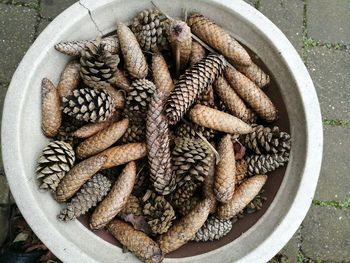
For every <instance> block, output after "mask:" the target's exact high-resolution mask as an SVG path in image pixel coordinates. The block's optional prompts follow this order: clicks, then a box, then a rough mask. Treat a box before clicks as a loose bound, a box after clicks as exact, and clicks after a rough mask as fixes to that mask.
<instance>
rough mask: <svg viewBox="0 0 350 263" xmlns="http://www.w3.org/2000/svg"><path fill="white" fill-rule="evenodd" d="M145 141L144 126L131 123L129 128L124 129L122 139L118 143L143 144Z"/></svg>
mask: <svg viewBox="0 0 350 263" xmlns="http://www.w3.org/2000/svg"><path fill="white" fill-rule="evenodd" d="M145 140H146V129H145V125H142V123H141V124H137V123H131V124H130V125H129V127H128V128H127V129H126V131H125V133H124V135H123V137H122V138H121V139H120V141H121V142H122V143H123V144H125V143H133V142H144V141H145Z"/></svg>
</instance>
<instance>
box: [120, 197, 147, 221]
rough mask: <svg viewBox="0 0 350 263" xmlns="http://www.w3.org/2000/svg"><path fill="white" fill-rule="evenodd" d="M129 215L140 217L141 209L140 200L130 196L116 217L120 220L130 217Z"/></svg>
mask: <svg viewBox="0 0 350 263" xmlns="http://www.w3.org/2000/svg"><path fill="white" fill-rule="evenodd" d="M130 214H132V215H135V216H140V215H142V207H141V203H140V200H139V199H138V198H137V197H136V196H134V195H132V194H131V195H129V197H128V200H127V201H126V204H125V206H124V207H123V209H122V210H121V211H120V212H119V214H118V216H119V217H120V218H125V217H126V216H127V215H130Z"/></svg>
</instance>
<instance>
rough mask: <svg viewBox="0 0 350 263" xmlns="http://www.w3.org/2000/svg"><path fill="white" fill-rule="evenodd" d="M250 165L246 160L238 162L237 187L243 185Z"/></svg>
mask: <svg viewBox="0 0 350 263" xmlns="http://www.w3.org/2000/svg"><path fill="white" fill-rule="evenodd" d="M247 169H248V164H247V162H246V160H244V159H240V160H238V161H237V162H236V185H240V184H241V183H243V181H244V180H245V178H246V176H247Z"/></svg>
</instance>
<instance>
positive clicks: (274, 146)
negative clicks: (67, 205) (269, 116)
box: [242, 125, 291, 154]
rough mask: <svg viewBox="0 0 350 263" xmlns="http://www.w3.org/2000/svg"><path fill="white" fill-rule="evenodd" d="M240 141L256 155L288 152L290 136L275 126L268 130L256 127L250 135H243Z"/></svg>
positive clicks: (267, 128)
mask: <svg viewBox="0 0 350 263" xmlns="http://www.w3.org/2000/svg"><path fill="white" fill-rule="evenodd" d="M242 139H243V140H242V142H243V143H244V145H245V146H246V147H248V148H249V149H250V150H252V151H254V152H255V153H256V154H262V153H279V152H289V151H290V144H291V141H290V135H289V134H288V133H286V132H281V131H280V130H279V128H278V127H277V126H274V127H273V128H269V127H264V126H263V125H257V126H255V127H254V131H253V132H252V133H249V134H247V135H243V136H242Z"/></svg>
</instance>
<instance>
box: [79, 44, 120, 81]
mask: <svg viewBox="0 0 350 263" xmlns="http://www.w3.org/2000/svg"><path fill="white" fill-rule="evenodd" d="M119 61H120V59H119V56H118V55H117V54H111V53H110V52H108V51H106V50H105V49H104V47H103V44H102V43H101V42H100V41H97V43H88V44H86V46H85V49H84V50H83V52H82V54H81V58H80V65H81V71H80V75H81V78H82V79H83V81H84V83H85V84H86V85H87V86H89V87H91V88H100V87H106V86H110V84H109V80H110V79H111V78H112V77H113V75H114V73H115V72H116V71H117V70H118V68H117V67H118V64H119Z"/></svg>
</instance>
